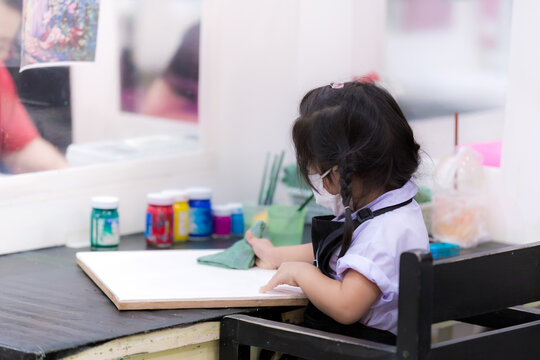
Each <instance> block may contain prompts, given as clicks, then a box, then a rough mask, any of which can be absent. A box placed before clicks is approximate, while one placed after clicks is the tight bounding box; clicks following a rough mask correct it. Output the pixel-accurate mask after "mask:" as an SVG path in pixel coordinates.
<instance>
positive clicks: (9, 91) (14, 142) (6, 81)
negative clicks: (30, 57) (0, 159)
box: [0, 63, 39, 153]
mask: <svg viewBox="0 0 540 360" xmlns="http://www.w3.org/2000/svg"><path fill="white" fill-rule="evenodd" d="M38 136H39V134H38V132H37V129H36V127H35V126H34V124H33V123H32V120H31V119H30V117H29V116H28V113H27V112H26V109H25V108H24V106H23V105H22V104H21V101H20V100H19V97H18V95H17V92H16V90H15V86H14V84H13V80H12V79H11V76H10V75H9V73H8V72H7V70H6V69H5V67H4V66H3V64H2V63H0V152H2V153H9V152H13V151H17V150H20V149H22V148H24V147H25V146H26V145H27V144H28V143H30V142H31V141H32V140H34V139H35V138H37V137H38Z"/></svg>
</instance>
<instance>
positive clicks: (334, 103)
mask: <svg viewBox="0 0 540 360" xmlns="http://www.w3.org/2000/svg"><path fill="white" fill-rule="evenodd" d="M292 137H293V142H294V146H295V149H296V160H297V162H298V167H299V172H300V174H301V175H302V177H303V178H304V179H305V180H306V182H307V183H308V184H309V185H310V186H311V187H313V185H312V184H311V182H310V181H309V177H308V172H309V170H310V169H311V170H314V169H317V170H318V171H320V173H323V172H325V171H327V170H328V169H331V168H332V167H333V166H335V165H337V166H338V171H339V175H340V179H339V185H340V187H341V197H342V198H343V205H344V206H345V207H346V209H345V228H344V234H343V243H342V246H341V251H340V254H339V256H340V257H341V256H343V255H344V254H345V253H346V252H347V250H348V249H349V246H350V245H351V241H352V234H353V231H354V226H353V220H352V213H353V212H354V211H356V210H358V209H359V208H361V207H363V206H365V205H367V200H368V199H369V197H370V195H372V194H374V193H381V194H382V193H383V192H386V191H389V190H393V189H397V188H400V187H402V186H403V185H404V184H405V183H406V182H407V181H408V180H409V179H410V178H411V177H412V175H413V174H414V172H415V171H416V169H417V168H418V164H419V154H418V151H419V150H420V146H419V145H418V144H417V143H416V141H415V140H414V136H413V132H412V130H411V127H410V126H409V124H408V122H407V120H406V119H405V116H404V115H403V112H402V111H401V109H400V108H399V106H398V104H397V103H396V101H395V100H394V98H393V97H392V96H391V95H390V94H389V93H388V92H387V91H386V90H384V89H383V88H381V87H379V86H377V85H375V84H373V83H361V82H347V83H345V84H343V87H339V86H336V87H332V86H330V85H327V86H323V87H319V88H316V89H313V90H311V91H309V92H308V93H307V94H306V95H305V96H304V98H303V99H302V101H301V103H300V117H299V118H298V119H296V121H295V123H294V126H293V129H292ZM329 179H333V178H332V177H331V176H330V178H329ZM353 179H354V181H353ZM353 184H354V191H353ZM348 207H349V208H348Z"/></svg>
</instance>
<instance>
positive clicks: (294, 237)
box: [268, 205, 306, 246]
mask: <svg viewBox="0 0 540 360" xmlns="http://www.w3.org/2000/svg"><path fill="white" fill-rule="evenodd" d="M305 218H306V209H305V208H304V209H303V210H302V211H298V206H294V205H271V206H270V207H269V208H268V228H269V232H270V241H271V242H272V244H274V246H290V245H300V244H301V243H302V234H303V233H304V222H305Z"/></svg>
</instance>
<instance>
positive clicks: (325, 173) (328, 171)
mask: <svg viewBox="0 0 540 360" xmlns="http://www.w3.org/2000/svg"><path fill="white" fill-rule="evenodd" d="M331 171H332V168H330V169H328V170H326V171H325V172H324V174H322V175H321V179H324V178H325V177H326V176H327V175H328V174H330V172H331Z"/></svg>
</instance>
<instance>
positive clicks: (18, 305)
mask: <svg viewBox="0 0 540 360" xmlns="http://www.w3.org/2000/svg"><path fill="white" fill-rule="evenodd" d="M310 230H311V229H310V227H309V226H306V229H305V231H304V239H303V241H304V242H307V241H309V238H310V232H311V231H310ZM236 240H238V238H233V239H226V240H217V239H216V240H209V241H206V242H187V243H180V244H176V245H175V246H174V247H173V248H174V249H205V248H227V247H229V246H230V245H231V244H232V243H234V241H236ZM502 246H505V245H504V244H500V243H487V244H483V245H481V246H479V247H478V248H476V249H474V250H472V251H487V250H491V249H495V248H500V247H502ZM119 249H120V250H141V249H146V246H145V243H144V239H143V235H142V234H136V235H130V236H127V237H123V238H122V240H121V242H120V247H119ZM87 250H89V249H88V248H84V249H72V248H67V247H55V248H49V249H42V250H36V251H28V252H23V253H18V254H11V255H4V256H0V324H1V326H0V359H36V358H39V359H44V358H46V359H53V358H57V357H63V356H67V355H69V354H72V353H76V352H78V351H81V350H83V349H84V348H87V347H91V346H95V345H98V344H100V343H103V342H106V341H109V340H112V339H115V338H119V337H123V336H128V335H133V334H137V333H142V332H148V331H152V330H157V329H163V328H167V327H173V326H178V325H188V324H192V323H196V322H201V321H210V320H215V319H220V318H221V317H223V316H225V315H229V314H233V313H240V312H251V311H257V310H258V309H253V308H249V309H246V308H244V309H241V308H227V309H185V310H151V311H141V310H138V311H119V310H117V309H116V307H115V306H114V304H113V303H112V302H111V301H110V300H109V299H108V298H107V296H105V295H104V294H103V293H102V292H101V290H100V289H99V288H98V287H97V286H96V285H95V284H94V283H93V282H92V281H91V280H90V279H89V278H88V277H87V276H86V275H85V274H84V272H83V271H82V270H81V269H80V268H79V267H78V266H77V265H76V263H75V253H76V252H77V251H87ZM156 251H159V250H156ZM469 251H471V250H465V251H463V252H462V254H466V253H468V252H469Z"/></svg>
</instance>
